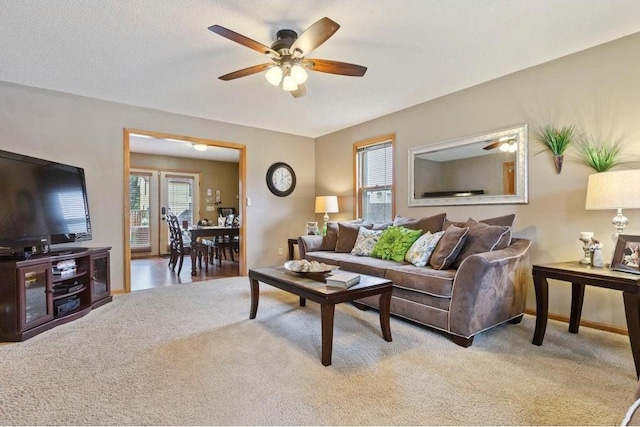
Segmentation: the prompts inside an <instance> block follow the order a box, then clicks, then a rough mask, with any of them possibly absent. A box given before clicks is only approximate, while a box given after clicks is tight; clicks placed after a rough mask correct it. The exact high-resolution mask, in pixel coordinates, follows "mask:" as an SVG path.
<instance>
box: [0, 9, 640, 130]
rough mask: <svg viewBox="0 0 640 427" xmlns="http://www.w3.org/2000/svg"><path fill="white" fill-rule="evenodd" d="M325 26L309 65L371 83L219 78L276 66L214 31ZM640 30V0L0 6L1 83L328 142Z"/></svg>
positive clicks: (253, 33) (271, 34) (268, 36)
mask: <svg viewBox="0 0 640 427" xmlns="http://www.w3.org/2000/svg"><path fill="white" fill-rule="evenodd" d="M324 16H327V17H329V18H331V19H332V20H334V21H336V22H337V23H339V24H340V25H341V28H340V29H339V30H338V32H337V33H336V34H335V35H334V36H333V37H332V38H330V39H329V40H328V41H327V42H326V43H325V44H323V45H322V46H320V47H319V48H318V49H316V50H315V51H314V52H313V54H312V55H310V56H312V57H316V58H323V59H332V60H338V61H344V62H350V63H355V64H360V65H364V66H367V67H368V68H369V69H368V71H367V73H366V75H365V76H364V77H362V78H357V77H343V76H334V75H328V74H323V73H313V72H311V73H309V74H310V76H309V80H308V82H307V95H306V96H305V97H303V98H298V99H294V98H293V97H291V96H290V95H289V94H288V93H286V92H284V91H282V90H281V89H279V88H276V87H273V86H271V85H269V84H268V83H267V82H266V80H265V79H264V77H263V76H262V74H256V75H253V76H249V77H245V78H241V79H238V80H234V81H229V82H224V81H221V80H218V78H217V77H218V76H220V75H223V74H226V73H229V72H231V71H235V70H237V69H240V68H245V67H249V66H252V65H256V64H260V63H263V62H267V61H266V60H268V58H267V57H266V56H264V55H261V54H259V53H258V52H255V51H253V50H251V49H248V48H246V47H243V46H241V45H239V44H236V43H233V42H231V41H229V40H227V39H225V38H223V37H221V36H219V35H216V34H214V33H212V32H211V31H208V30H207V27H209V26H211V25H213V24H219V25H222V26H224V27H227V28H229V29H232V30H234V31H236V32H239V33H241V34H243V35H246V36H247V37H250V38H252V39H254V40H256V41H259V42H261V43H263V44H266V45H270V44H271V42H272V41H273V39H274V38H275V33H276V31H277V30H279V29H282V28H290V29H293V30H295V31H297V32H298V33H301V32H302V31H303V30H304V29H305V28H307V27H308V26H310V25H311V24H313V23H314V22H315V21H317V20H318V19H320V18H322V17H324ZM639 31H640V1H638V0H368V1H365V0H348V1H344V0H324V1H320V0H289V1H278V0H270V1H266V0H237V1H231V0H179V1H178V0H173V1H171V0H100V1H96V0H40V1H38V0H0V52H1V54H0V80H3V81H7V82H13V83H19V84H24V85H28V86H34V87H40V88H47V89H53V90H57V91H62V92H67V93H72V94H78V95H84V96H88V97H93V98H99V99H105V100H111V101H117V102H121V103H125V104H130V105H136V106H142V107H150V108H154V109H158V110H164V111H169V112H174V113H180V114H186V115H190V116H196V117H204V118H208V119H214V120H219V121H223V122H229V123H237V124H241V125H246V126H253V127H257V128H263V129H272V130H276V131H281V132H287V133H291V134H296V135H303V136H308V137H318V136H321V135H324V134H327V133H330V132H332V131H336V130H339V129H343V128H345V127H348V126H350V125H354V124H357V123H361V122H364V121H367V120H370V119H373V118H376V117H379V116H382V115H385V114H388V113H390V112H393V111H397V110H400V109H403V108H406V107H410V106H412V105H416V104H419V103H421V102H425V101H428V100H430V99H433V98H436V97H439V96H442V95H445V94H448V93H451V92H454V91H458V90H460V89H464V88H466V87H469V86H472V85H475V84H478V83H481V82H485V81H488V80H491V79H495V78H497V77H500V76H503V75H506V74H509V73H512V72H514V71H517V70H521V69H524V68H528V67H531V66H533V65H536V64H540V63H543V62H546V61H549V60H552V59H554V58H558V57H561V56H564V55H567V54H570V53H573V52H577V51H580V50H583V49H586V48H589V47H592V46H595V45H598V44H602V43H604V42H607V41H610V40H614V39H617V38H620V37H623V36H625V35H629V34H632V33H636V32H639Z"/></svg>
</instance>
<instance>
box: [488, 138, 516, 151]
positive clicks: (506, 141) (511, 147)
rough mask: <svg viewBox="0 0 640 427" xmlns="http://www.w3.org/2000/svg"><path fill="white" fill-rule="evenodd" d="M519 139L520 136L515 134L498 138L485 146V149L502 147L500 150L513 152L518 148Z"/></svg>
mask: <svg viewBox="0 0 640 427" xmlns="http://www.w3.org/2000/svg"><path fill="white" fill-rule="evenodd" d="M517 140H518V137H517V136H515V135H512V136H503V137H502V138H499V139H496V140H495V141H492V142H491V143H490V144H489V145H487V146H485V147H483V150H493V149H494V148H498V147H500V151H505V152H510V153H513V152H515V151H516V150H517V149H518V147H517V145H516V141H517ZM487 142H488V141H487Z"/></svg>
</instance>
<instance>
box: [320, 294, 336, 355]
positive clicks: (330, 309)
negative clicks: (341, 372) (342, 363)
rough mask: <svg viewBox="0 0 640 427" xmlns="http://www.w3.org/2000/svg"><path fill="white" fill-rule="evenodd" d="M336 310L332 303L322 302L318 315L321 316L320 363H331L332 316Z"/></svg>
mask: <svg viewBox="0 0 640 427" xmlns="http://www.w3.org/2000/svg"><path fill="white" fill-rule="evenodd" d="M335 311H336V306H335V305H334V304H322V305H321V306H320V315H321V317H322V364H323V365H324V366H329V365H331V351H332V349H333V316H334V314H335Z"/></svg>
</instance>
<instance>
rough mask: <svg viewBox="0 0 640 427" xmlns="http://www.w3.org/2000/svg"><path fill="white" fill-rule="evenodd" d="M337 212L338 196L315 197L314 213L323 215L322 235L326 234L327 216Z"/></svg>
mask: <svg viewBox="0 0 640 427" xmlns="http://www.w3.org/2000/svg"><path fill="white" fill-rule="evenodd" d="M336 212H339V211H338V196H316V213H324V217H323V219H324V227H322V235H323V236H324V235H326V234H327V222H329V214H330V213H336Z"/></svg>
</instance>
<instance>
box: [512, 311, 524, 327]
mask: <svg viewBox="0 0 640 427" xmlns="http://www.w3.org/2000/svg"><path fill="white" fill-rule="evenodd" d="M523 317H524V314H521V315H520V316H518V317H514V318H513V319H511V320H509V323H511V324H513V325H517V324H518V323H520V322H522V318H523Z"/></svg>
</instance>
